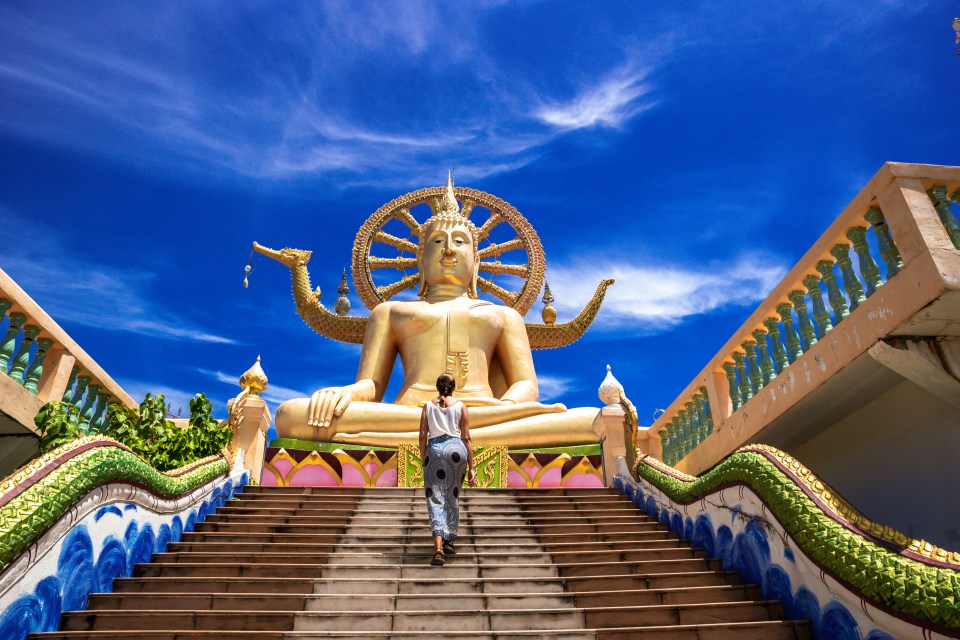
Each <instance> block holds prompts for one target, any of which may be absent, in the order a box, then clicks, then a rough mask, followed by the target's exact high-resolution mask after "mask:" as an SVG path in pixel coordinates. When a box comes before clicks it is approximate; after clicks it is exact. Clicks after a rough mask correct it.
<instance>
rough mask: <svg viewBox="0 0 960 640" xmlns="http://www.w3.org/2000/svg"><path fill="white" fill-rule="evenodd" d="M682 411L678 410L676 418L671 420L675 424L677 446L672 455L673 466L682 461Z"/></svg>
mask: <svg viewBox="0 0 960 640" xmlns="http://www.w3.org/2000/svg"><path fill="white" fill-rule="evenodd" d="M682 414H683V409H680V410H679V411H678V412H677V416H676V417H675V418H674V419H673V420H674V422H676V423H677V445H676V447H675V448H674V453H673V464H677V463H678V462H680V461H681V460H683V419H682V418H683V415H682Z"/></svg>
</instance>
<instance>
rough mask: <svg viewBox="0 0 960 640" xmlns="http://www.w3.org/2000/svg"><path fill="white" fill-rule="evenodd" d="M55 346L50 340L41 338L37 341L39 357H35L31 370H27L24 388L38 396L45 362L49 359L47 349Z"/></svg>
mask: <svg viewBox="0 0 960 640" xmlns="http://www.w3.org/2000/svg"><path fill="white" fill-rule="evenodd" d="M52 346H53V340H51V339H50V338H40V339H39V340H37V355H36V356H34V358H33V362H32V363H31V364H30V368H29V369H27V377H26V379H25V380H24V382H23V388H24V389H26V390H27V391H29V392H30V393H32V394H33V395H37V382H38V381H39V380H40V376H41V375H43V361H44V359H45V358H46V357H47V349H49V348H50V347H52Z"/></svg>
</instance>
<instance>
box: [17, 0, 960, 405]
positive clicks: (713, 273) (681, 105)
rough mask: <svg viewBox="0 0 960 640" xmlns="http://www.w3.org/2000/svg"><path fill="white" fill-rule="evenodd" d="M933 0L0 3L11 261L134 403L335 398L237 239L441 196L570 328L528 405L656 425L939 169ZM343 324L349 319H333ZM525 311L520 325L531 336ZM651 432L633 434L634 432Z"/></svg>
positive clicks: (270, 273)
mask: <svg viewBox="0 0 960 640" xmlns="http://www.w3.org/2000/svg"><path fill="white" fill-rule="evenodd" d="M954 14H960V7H958V5H956V3H949V2H939V3H937V2H917V1H911V2H876V3H850V2H843V3H840V2H794V3H767V2H679V3H648V2H633V3H614V2H603V3H581V2H494V1H489V2H472V3H468V2H450V3H430V2H415V1H412V0H406V1H402V2H330V3H319V2H310V3H297V2H283V3H275V2H262V3H256V2H212V1H211V2H203V3H196V2H164V3H130V2H95V3H62V2H37V1H36V0H31V1H29V2H5V3H3V5H2V6H0V223H2V228H3V230H4V232H3V243H4V249H3V251H2V252H0V267H2V268H3V269H4V270H5V271H7V273H8V274H10V275H11V276H12V277H13V278H14V279H15V280H17V281H18V282H19V283H20V285H21V286H22V287H23V288H24V289H26V291H27V292H28V293H30V295H32V296H33V297H34V298H35V299H36V300H37V302H39V303H40V304H41V305H42V306H43V307H44V308H45V309H46V310H47V312H48V313H50V314H51V315H52V316H53V317H54V318H55V319H56V320H57V321H58V322H59V323H60V324H61V325H62V326H63V327H64V328H65V329H66V330H67V331H68V332H69V333H70V334H71V335H72V336H73V337H74V339H76V341H77V342H78V343H79V344H80V345H81V346H83V348H84V349H86V350H87V352H88V353H90V354H91V355H92V356H93V357H94V358H95V359H96V360H97V361H98V362H99V363H100V364H101V365H102V366H103V367H104V368H105V369H106V370H107V371H108V372H109V373H110V374H111V375H112V376H113V377H114V378H115V379H117V380H118V381H119V382H120V383H121V384H122V385H123V386H124V387H125V388H126V389H127V390H128V391H129V392H130V393H131V394H132V395H134V396H135V397H136V398H137V399H138V400H139V399H141V398H142V396H143V394H144V393H146V392H147V391H156V392H162V393H165V394H167V397H168V400H170V401H171V403H172V405H173V409H174V411H175V412H176V410H177V409H178V408H179V407H181V406H182V407H183V408H184V411H185V412H186V402H187V399H188V398H189V397H190V396H191V395H192V394H194V393H196V392H200V391H202V392H205V393H206V394H207V395H208V396H210V397H211V399H213V400H214V402H215V404H216V405H217V406H218V407H219V412H220V413H221V414H223V413H224V409H223V406H224V403H225V401H226V399H227V398H229V397H231V396H233V395H235V394H236V393H237V392H238V388H237V386H236V379H237V378H238V376H239V375H240V373H242V372H243V371H244V370H245V369H246V368H247V367H248V366H249V365H250V364H251V363H252V362H253V360H254V359H255V358H256V356H257V355H261V356H262V359H263V367H264V369H265V370H266V372H267V374H268V376H269V377H270V381H271V388H270V389H269V390H268V392H267V393H266V394H265V397H267V399H268V400H269V401H270V402H271V403H272V406H273V407H274V408H275V407H276V404H277V403H278V402H280V401H282V400H284V399H287V398H289V397H294V396H300V395H308V394H309V393H310V392H312V391H313V390H315V389H317V388H320V387H322V386H327V385H332V384H338V383H346V382H350V381H352V380H353V377H354V375H355V372H356V361H357V357H358V354H359V349H358V348H357V347H353V346H349V345H341V344H337V343H334V342H331V341H329V340H326V339H324V338H321V337H319V336H317V335H315V334H314V333H313V332H312V331H311V330H310V329H309V328H308V327H307V326H306V325H305V324H304V323H303V322H302V321H301V320H300V319H299V317H298V316H297V315H296V313H295V310H294V305H293V300H292V298H291V296H290V279H289V274H288V272H287V271H286V270H285V269H284V268H283V267H281V266H280V265H278V264H276V263H272V262H269V261H264V262H261V263H259V264H258V265H257V268H256V269H255V271H254V273H253V274H252V276H251V284H250V288H249V289H246V290H245V289H243V288H242V286H241V281H242V278H243V266H244V264H245V263H246V261H247V258H248V255H249V251H250V245H251V242H252V241H253V240H257V241H259V242H261V243H263V244H266V245H268V246H273V247H277V248H279V247H282V246H292V247H298V248H302V249H311V250H313V251H314V257H313V260H312V261H311V263H310V268H311V275H312V277H313V280H314V284H315V285H319V286H320V287H322V288H323V290H324V296H323V301H324V302H325V303H326V304H327V305H328V306H332V304H333V301H334V300H335V299H336V294H335V291H334V290H335V288H336V286H337V283H338V282H339V277H340V273H341V271H342V270H343V268H344V267H348V266H349V261H350V250H351V246H352V243H353V239H354V234H355V233H356V231H357V229H358V228H359V227H360V225H361V224H362V223H363V221H364V220H365V219H366V217H367V216H369V215H370V214H371V213H372V212H373V211H375V210H376V209H377V208H378V207H379V206H380V205H382V204H383V203H385V202H387V201H389V200H392V199H393V198H395V197H397V196H399V195H402V194H404V193H406V192H408V191H411V190H413V189H417V188H421V187H425V186H435V185H439V184H441V183H442V182H443V180H444V179H445V176H446V172H447V169H448V168H450V167H453V166H455V167H456V176H457V183H458V184H459V185H462V186H469V187H473V188H477V189H481V190H483V191H488V192H490V193H493V194H494V195H497V196H499V197H501V198H503V199H504V200H507V201H508V202H510V203H512V204H514V205H515V206H516V207H517V208H518V209H519V210H520V211H521V212H522V213H523V214H524V215H525V216H526V217H527V219H528V220H530V222H531V223H532V224H533V225H534V226H535V227H536V229H537V231H538V233H539V235H540V238H541V240H542V242H543V245H544V248H545V250H546V253H547V263H548V268H547V280H548V281H549V282H550V285H551V289H552V290H553V293H554V295H555V296H556V298H557V302H556V303H555V304H556V306H557V307H558V309H559V311H560V321H563V320H566V319H569V318H570V317H572V316H573V315H574V314H575V313H576V312H577V310H578V309H579V308H580V307H581V306H582V304H583V303H584V302H585V301H586V300H587V299H588V298H589V296H590V294H591V293H592V291H593V289H594V287H595V286H596V283H597V282H598V281H599V280H600V279H601V278H602V277H607V276H612V277H616V278H617V284H616V285H615V286H614V287H613V288H612V289H611V290H610V293H609V296H608V300H607V302H606V303H605V305H604V308H603V309H602V310H601V312H600V316H599V317H598V319H597V321H596V323H595V326H594V328H593V329H592V330H591V331H590V332H589V333H588V334H587V336H586V337H585V338H584V339H582V340H581V341H580V342H578V343H577V344H575V345H574V346H572V347H569V348H567V349H564V350H560V351H550V352H536V353H535V362H536V364H537V368H538V373H539V376H540V379H541V387H542V395H543V396H544V397H545V399H547V400H550V401H562V402H565V403H566V404H568V405H569V406H582V405H597V404H598V400H597V397H596V388H597V386H598V385H599V383H600V381H601V380H602V378H603V375H604V366H605V365H606V364H608V363H609V364H611V365H612V366H613V369H614V373H615V375H616V376H617V377H618V378H619V379H620V381H621V382H622V383H623V385H624V386H625V387H626V390H627V393H628V395H629V396H630V397H631V399H632V400H633V401H634V403H635V404H636V405H637V407H638V409H639V412H640V416H641V419H646V418H647V417H648V416H650V415H651V413H652V412H653V410H654V409H656V408H657V407H665V406H667V405H668V404H669V403H670V402H671V401H672V400H673V398H674V397H675V396H676V394H677V393H678V392H679V391H680V390H682V389H683V387H685V386H686V384H687V383H688V382H689V380H690V379H691V378H692V376H693V375H695V374H696V373H697V372H698V371H699V370H700V368H701V367H702V366H703V365H704V364H705V362H706V361H707V360H708V359H709V358H710V357H711V356H712V355H713V354H714V352H715V351H716V350H717V349H718V348H720V346H721V345H722V344H723V343H724V342H725V341H726V340H727V338H728V337H729V336H730V334H731V333H732V332H733V331H734V330H735V329H736V328H737V327H738V326H739V324H740V323H741V322H742V321H743V319H744V318H745V317H746V316H747V315H748V314H749V313H750V312H751V311H752V310H753V308H754V307H755V305H756V304H757V303H758V302H759V301H760V300H762V299H763V298H764V297H765V296H766V294H767V293H768V292H769V291H770V290H771V289H772V288H773V287H774V285H775V284H776V283H777V282H778V281H779V279H780V277H781V276H782V275H783V274H784V273H785V272H786V271H787V269H789V267H790V266H792V265H793V263H794V262H795V261H796V260H797V259H798V258H799V257H800V256H801V255H802V254H803V252H804V251H805V250H806V249H807V248H808V247H809V246H810V245H811V244H812V243H813V242H814V240H815V239H816V238H817V237H818V236H819V235H820V234H821V233H822V231H823V230H824V229H825V228H826V227H827V225H828V224H829V223H830V222H831V221H832V220H833V219H834V217H835V216H836V215H837V214H838V213H839V212H840V211H841V210H842V208H843V207H844V206H845V204H846V203H847V202H848V201H849V200H850V199H851V198H852V197H853V196H854V195H855V194H856V193H857V192H858V191H859V189H860V188H861V187H862V186H863V185H864V184H865V183H866V181H867V180H868V179H869V178H870V177H871V176H872V175H873V174H874V173H875V172H876V171H877V169H879V168H880V166H881V165H882V164H883V162H885V161H888V160H892V161H901V162H923V163H933V164H957V163H958V162H960V158H958V155H957V146H956V141H957V140H958V139H960V119H958V118H957V113H958V112H960V57H958V56H957V55H955V52H956V45H955V44H954V32H953V30H952V28H951V21H952V19H953V18H954V17H955V15H954ZM352 303H353V308H354V312H356V311H358V310H360V311H365V309H364V308H363V305H362V304H361V303H360V301H359V299H358V298H357V297H356V296H355V295H353V296H352ZM539 309H540V305H539V304H537V305H535V307H534V309H533V310H532V311H531V313H530V314H529V315H528V316H527V317H528V319H529V320H531V321H539ZM645 421H648V419H647V420H645Z"/></svg>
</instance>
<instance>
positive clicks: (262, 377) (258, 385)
mask: <svg viewBox="0 0 960 640" xmlns="http://www.w3.org/2000/svg"><path fill="white" fill-rule="evenodd" d="M267 383H268V380H267V374H266V373H264V372H263V368H262V367H261V366H260V356H257V361H256V362H254V363H253V366H251V367H250V368H249V369H247V370H246V371H245V372H244V373H243V375H242V376H240V388H241V389H249V390H250V394H251V395H255V396H256V395H260V394H261V393H263V391H264V390H265V389H266V388H267Z"/></svg>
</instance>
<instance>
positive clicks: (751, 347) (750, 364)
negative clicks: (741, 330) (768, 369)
mask: <svg viewBox="0 0 960 640" xmlns="http://www.w3.org/2000/svg"><path fill="white" fill-rule="evenodd" d="M740 346H741V347H742V348H743V350H744V351H746V352H747V378H749V379H750V390H751V391H752V392H753V395H757V392H759V391H760V389H762V388H763V385H762V384H761V383H762V382H763V380H762V379H761V378H760V365H758V364H757V343H756V342H754V341H753V340H747V341H746V342H744V343H743V344H741V345H740Z"/></svg>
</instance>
